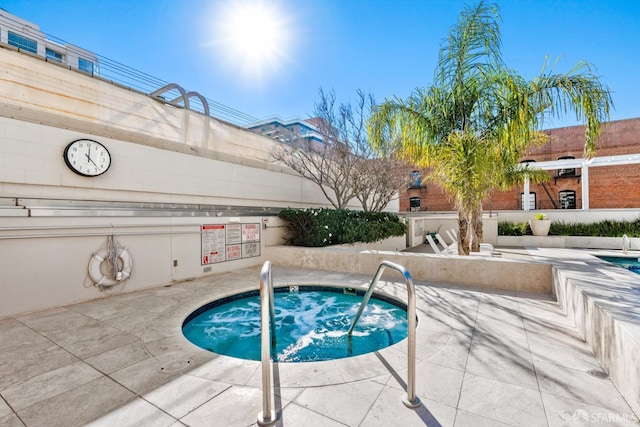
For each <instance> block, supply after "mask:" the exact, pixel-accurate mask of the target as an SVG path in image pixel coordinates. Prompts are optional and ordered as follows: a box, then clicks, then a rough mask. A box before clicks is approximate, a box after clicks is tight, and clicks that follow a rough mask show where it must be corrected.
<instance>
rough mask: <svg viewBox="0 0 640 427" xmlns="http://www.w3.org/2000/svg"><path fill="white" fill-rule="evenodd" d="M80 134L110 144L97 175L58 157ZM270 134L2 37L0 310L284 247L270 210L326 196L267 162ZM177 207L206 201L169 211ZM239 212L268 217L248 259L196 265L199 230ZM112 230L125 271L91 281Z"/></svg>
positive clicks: (190, 271) (252, 219) (234, 265)
mask: <svg viewBox="0 0 640 427" xmlns="http://www.w3.org/2000/svg"><path fill="white" fill-rule="evenodd" d="M81 138H87V139H93V140H96V141H99V142H100V143H102V144H103V145H105V146H106V147H107V149H108V150H109V152H110V154H111V157H112V165H111V167H110V169H109V170H108V171H107V172H106V173H105V174H104V175H100V176H98V177H93V178H87V177H82V176H79V175H76V174H75V173H73V172H72V171H71V170H70V169H69V168H68V167H67V166H66V164H65V162H64V160H63V157H62V155H63V152H64V148H65V147H66V145H67V144H69V143H70V142H72V141H74V140H76V139H81ZM273 144H274V141H272V140H271V139H269V138H265V137H263V136H260V135H257V134H253V133H251V132H248V131H246V130H245V129H242V128H240V127H237V126H234V125H231V124H228V123H225V122H222V121H219V120H216V119H214V118H211V117H207V116H204V115H202V114H199V113H197V112H193V111H189V110H184V109H181V108H175V107H171V106H167V105H165V104H162V103H159V102H158V101H156V100H154V99H152V98H150V97H148V96H146V95H145V94H142V93H139V92H136V91H132V90H129V89H127V88H123V87H120V86H117V85H114V84H112V83H110V82H106V81H102V80H100V79H99V78H92V77H90V76H88V75H85V74H84V73H79V72H76V71H73V70H69V69H65V68H63V67H60V66H57V65H55V64H50V63H46V62H44V61H42V60H41V59H38V58H36V57H33V56H29V55H23V54H20V53H18V52H16V51H14V50H11V49H6V48H2V47H1V46H0V271H1V272H2V274H1V275H0V318H1V317H5V316H9V315H13V314H17V313H23V312H28V311H34V310H40V309H44V308H51V307H56V306H60V305H64V304H69V303H73V302H79V301H85V300H89V299H94V298H100V297H101V296H104V295H106V294H107V293H108V294H110V293H114V292H132V291H136V290H139V289H143V288H148V287H154V286H162V285H165V284H169V283H172V282H174V281H179V280H186V279H192V278H197V277H200V276H203V275H207V274H214V273H220V272H224V271H231V270H235V269H239V268H245V267H248V266H252V265H260V264H262V263H263V262H264V261H265V255H264V254H265V248H266V247H267V245H270V246H271V245H279V244H281V243H282V236H281V235H282V230H283V229H282V223H281V222H280V221H279V219H278V218H277V217H275V216H271V215H273V213H272V212H273V209H271V208H276V209H277V208H283V207H323V206H327V205H328V202H327V200H326V198H325V197H324V195H323V194H322V192H321V191H320V189H319V188H317V186H316V185H315V184H312V183H311V182H309V181H307V180H305V179H303V178H301V177H300V176H299V175H298V174H296V173H295V172H293V171H291V170H290V169H288V168H286V167H285V166H283V165H278V164H276V163H274V162H272V161H271V159H270V155H269V153H270V152H271V149H272V147H273ZM137 204H140V205H141V204H145V206H149V205H153V206H156V205H158V206H160V205H161V208H160V209H159V211H153V212H151V213H149V211H144V209H140V210H138V209H137V207H136V206H137ZM96 205H97V206H98V207H96ZM185 205H189V206H205V207H207V206H213V207H216V208H218V210H217V211H214V210H207V209H206V208H205V209H203V210H199V209H198V208H196V209H192V210H189V209H187V210H186V211H181V210H180V209H175V210H174V211H172V210H171V209H172V208H171V207H172V206H177V207H180V206H185ZM122 206H127V208H126V209H121V207H122ZM350 207H352V208H355V209H358V208H360V206H359V205H357V204H356V203H355V202H354V204H353V205H351V206H350ZM232 208H233V209H236V208H240V209H244V210H246V211H250V212H254V213H255V212H260V211H261V209H264V210H265V214H264V215H261V214H260V213H257V214H254V213H252V214H245V215H244V216H241V217H237V216H236V214H234V213H232V211H233V209H232ZM236 210H237V209H236ZM389 210H391V211H397V210H398V202H397V201H394V202H393V203H392V204H391V206H390V207H389ZM238 222H240V223H243V224H244V223H257V224H261V225H263V226H266V228H262V229H261V235H260V248H261V249H260V256H257V257H250V258H242V259H237V260H233V261H225V262H219V263H215V264H208V265H203V264H202V263H201V255H202V254H201V252H202V238H201V226H202V225H203V224H231V223H238ZM110 234H113V235H114V236H115V238H116V239H117V241H118V243H119V244H120V245H121V246H123V247H126V248H127V250H128V252H129V253H130V254H131V256H132V258H133V271H132V275H131V278H130V279H128V280H126V281H125V282H123V283H122V284H119V285H117V286H114V287H113V288H110V289H106V290H101V289H100V288H98V287H95V286H93V284H92V282H91V281H90V279H89V277H88V270H87V268H88V264H89V261H90V259H91V257H92V255H93V253H94V252H96V251H98V250H99V249H101V248H103V247H105V244H106V240H107V236H109V235H110ZM248 280H251V278H248ZM255 280H256V282H257V281H258V280H259V278H258V277H256V278H255Z"/></svg>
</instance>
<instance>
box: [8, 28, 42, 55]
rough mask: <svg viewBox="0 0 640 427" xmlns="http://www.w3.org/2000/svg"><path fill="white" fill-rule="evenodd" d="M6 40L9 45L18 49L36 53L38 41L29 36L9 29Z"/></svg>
mask: <svg viewBox="0 0 640 427" xmlns="http://www.w3.org/2000/svg"><path fill="white" fill-rule="evenodd" d="M7 42H8V43H9V46H13V47H17V48H18V49H20V50H24V51H27V52H31V53H36V54H37V53H38V42H36V41H35V40H32V39H30V38H27V37H24V36H21V35H20V34H16V33H14V32H11V31H9V33H8V36H7Z"/></svg>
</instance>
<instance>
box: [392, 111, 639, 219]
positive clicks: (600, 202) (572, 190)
mask: <svg viewBox="0 0 640 427" xmlns="http://www.w3.org/2000/svg"><path fill="white" fill-rule="evenodd" d="M546 133H547V134H548V135H549V142H548V143H547V144H546V145H544V146H543V147H539V148H535V149H532V150H529V151H528V152H527V154H526V155H525V156H523V158H522V161H523V162H525V161H530V162H543V161H552V160H562V159H572V158H575V159H580V158H582V156H583V148H584V126H570V127H564V128H558V129H550V130H548V131H546ZM624 154H640V118H634V119H626V120H618V121H613V122H610V123H608V124H607V125H606V126H605V127H604V128H603V132H602V135H601V136H600V138H599V140H598V143H597V146H596V156H597V157H601V156H617V155H624ZM549 173H550V175H551V178H550V179H549V180H548V181H547V182H545V183H543V184H531V186H530V194H531V196H530V200H529V206H530V209H576V208H578V209H580V207H581V203H582V197H583V195H582V191H583V186H582V183H581V180H582V179H583V176H582V171H581V168H571V169H556V170H552V171H549ZM426 174H428V170H420V171H414V172H413V175H412V183H413V184H412V185H411V186H410V187H409V188H408V189H407V190H406V191H403V192H401V194H400V211H402V212H407V211H450V210H453V204H452V203H451V201H450V200H449V198H448V197H447V195H446V194H445V193H444V191H443V190H442V189H441V188H440V187H439V186H438V185H437V184H435V183H431V182H426V183H421V181H422V179H423V178H424V176H426ZM587 179H588V180H589V181H588V184H589V207H590V208H591V209H612V208H613V209H615V208H640V164H628V165H616V166H603V167H596V168H589V175H588V178H587ZM484 208H485V210H489V209H491V210H521V209H523V187H517V188H514V189H512V190H510V191H504V192H495V193H494V194H493V195H492V196H491V199H490V200H485V201H484Z"/></svg>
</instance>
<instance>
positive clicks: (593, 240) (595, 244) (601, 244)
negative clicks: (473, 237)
mask: <svg viewBox="0 0 640 427" xmlns="http://www.w3.org/2000/svg"><path fill="white" fill-rule="evenodd" d="M498 246H502V247H505V246H517V247H527V246H533V247H539V248H585V249H617V250H621V249H622V237H594V236H498ZM629 249H640V238H637V237H632V238H630V239H629Z"/></svg>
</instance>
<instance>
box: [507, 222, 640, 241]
mask: <svg viewBox="0 0 640 427" xmlns="http://www.w3.org/2000/svg"><path fill="white" fill-rule="evenodd" d="M530 234H531V229H530V227H529V224H528V223H526V222H520V223H513V222H507V221H503V222H499V223H498V235H500V236H524V235H530ZM624 234H626V235H627V236H628V237H640V218H638V219H635V220H633V221H610V220H603V221H599V222H594V223H591V224H581V223H566V222H563V221H560V222H552V223H551V228H550V229H549V235H554V236H591V237H622V235H624Z"/></svg>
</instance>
